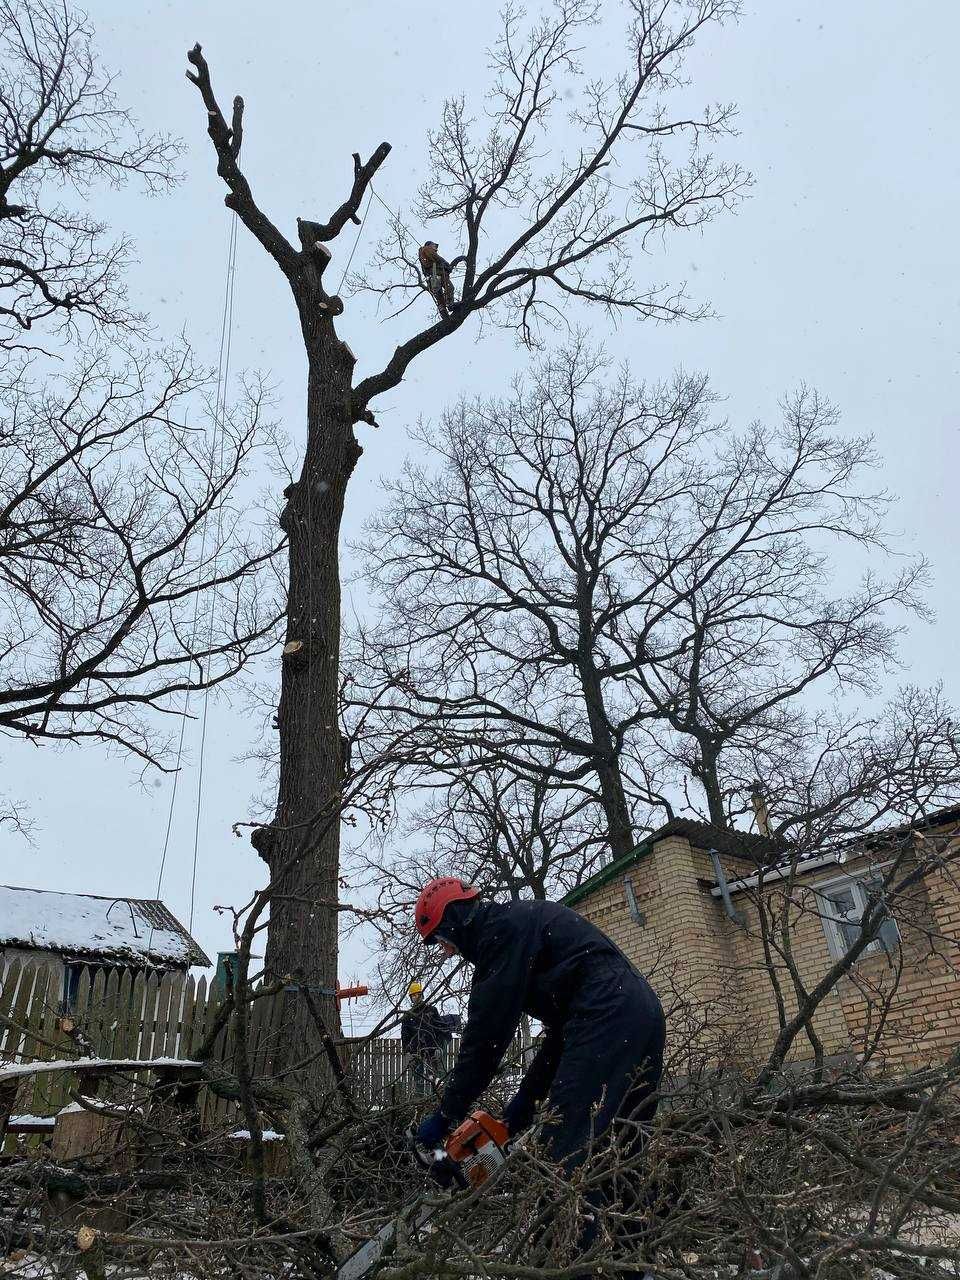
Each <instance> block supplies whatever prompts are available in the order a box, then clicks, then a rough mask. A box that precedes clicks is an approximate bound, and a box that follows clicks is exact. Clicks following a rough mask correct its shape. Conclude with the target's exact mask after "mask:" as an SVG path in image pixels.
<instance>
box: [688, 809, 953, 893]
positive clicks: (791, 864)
mask: <svg viewBox="0 0 960 1280" xmlns="http://www.w3.org/2000/svg"><path fill="white" fill-rule="evenodd" d="M957 825H960V805H950V806H948V807H947V808H945V809H936V810H935V811H934V812H933V813H928V814H924V816H923V817H921V818H915V819H913V821H911V822H901V823H898V824H897V825H896V826H895V827H881V828H880V829H879V830H877V831H867V832H864V833H863V834H862V835H855V836H849V837H847V838H846V839H845V840H839V841H837V842H836V843H835V844H832V845H828V846H827V847H826V848H823V849H808V850H806V851H805V852H803V853H801V854H800V855H799V856H796V855H795V856H794V857H790V856H789V855H788V856H787V857H781V858H779V859H778V860H777V861H775V862H772V863H769V864H768V865H767V866H765V867H764V874H766V873H768V872H773V873H776V875H777V876H778V877H779V878H782V877H783V876H785V875H787V874H789V872H790V870H791V868H793V869H794V870H795V871H797V872H800V873H803V874H807V873H808V872H809V871H814V870H820V869H821V868H823V867H825V866H829V865H830V864H831V863H836V864H837V865H838V866H839V865H842V864H843V863H845V862H848V861H850V860H851V859H854V858H857V857H859V856H860V855H862V854H864V853H866V852H867V851H868V850H874V851H877V850H880V851H882V850H883V849H884V847H886V846H889V845H890V844H892V843H894V842H896V841H897V840H902V839H903V837H904V836H907V835H910V834H911V832H915V831H930V830H933V829H934V828H936V827H947V826H957ZM757 879H758V877H757V876H755V875H753V876H743V877H740V878H738V879H735V880H728V882H727V888H728V889H729V890H730V892H731V893H738V892H739V891H740V890H742V889H746V888H749V887H750V886H751V885H753V884H755V883H756V882H757ZM702 883H703V884H704V885H705V886H709V888H710V889H711V890H712V891H713V892H714V893H716V892H717V891H719V888H720V884H719V881H713V882H709V881H703V882H702Z"/></svg>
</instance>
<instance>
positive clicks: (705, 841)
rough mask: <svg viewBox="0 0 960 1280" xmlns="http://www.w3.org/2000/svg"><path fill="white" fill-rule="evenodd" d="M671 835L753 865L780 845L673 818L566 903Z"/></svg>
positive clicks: (570, 903) (607, 879)
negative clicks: (683, 837) (682, 837)
mask: <svg viewBox="0 0 960 1280" xmlns="http://www.w3.org/2000/svg"><path fill="white" fill-rule="evenodd" d="M668 836H685V837H686V838H687V840H689V841H690V843H691V844H692V845H693V847H694V848H695V849H714V850H716V852H717V853H725V854H727V855H728V856H730V857H733V858H742V859H743V860H744V861H745V862H748V863H749V864H750V866H751V867H755V866H757V865H758V864H759V863H761V862H765V863H768V862H770V861H771V859H772V858H773V857H774V856H775V855H776V854H777V853H778V852H779V849H780V846H779V845H778V844H777V842H776V841H774V840H771V839H770V838H769V837H768V836H760V835H756V834H755V833H754V832H752V831H726V830H724V828H723V827H714V826H712V825H711V824H710V823H709V822H699V821H697V820H696V819H695V818H671V819H670V821H669V822H666V823H664V825H663V826H662V827H658V828H657V830H656V831H652V832H651V833H650V835H648V836H647V837H646V838H645V839H643V840H642V841H641V842H640V843H639V844H638V845H637V847H636V848H635V849H633V850H631V852H630V853H627V854H624V855H623V857H622V858H617V859H616V861H615V862H610V863H608V864H607V866H605V867H602V868H601V869H600V870H599V871H598V872H597V873H596V875H593V876H591V877H590V879H589V880H584V882H583V884H581V885H578V886H577V887H576V888H575V889H571V891H570V892H569V893H568V894H567V896H566V897H565V898H564V900H563V901H564V905H565V906H568V907H572V906H573V905H574V904H575V903H577V902H582V901H583V899H584V898H586V897H588V896H589V895H590V894H591V893H593V892H595V891H596V890H597V889H600V888H602V886H603V885H605V884H609V882H610V881H611V880H615V879H616V878H617V876H620V875H622V874H623V873H624V872H625V871H629V869H630V868H631V867H632V866H635V865H636V863H638V862H639V861H640V859H641V858H642V857H643V856H644V855H645V854H647V853H649V852H650V850H651V849H652V848H653V846H654V845H655V844H657V843H658V842H659V841H661V840H666V838H667V837H668Z"/></svg>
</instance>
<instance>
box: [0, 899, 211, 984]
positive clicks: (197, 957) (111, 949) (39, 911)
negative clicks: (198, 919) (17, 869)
mask: <svg viewBox="0 0 960 1280" xmlns="http://www.w3.org/2000/svg"><path fill="white" fill-rule="evenodd" d="M0 946H11V947H23V948H25V949H27V950H37V951H55V952H57V953H58V954H61V955H64V956H77V957H83V956H98V957H101V958H102V959H105V960H112V961H128V962H132V963H139V964H141V965H143V966H144V967H147V966H153V967H158V968H163V969H186V968H189V967H190V965H194V964H196V965H203V966H205V967H206V966H208V965H209V964H210V960H209V958H208V957H207V955H206V953H205V952H204V951H203V949H202V948H201V947H200V944H199V943H198V942H196V941H195V939H194V938H192V937H191V936H190V934H189V933H188V932H187V931H186V929H185V928H184V927H183V925H182V924H180V922H179V921H178V920H177V919H176V917H175V916H174V915H173V914H172V913H171V912H170V911H169V910H168V909H167V907H166V906H164V904H163V903H162V902H159V901H151V900H149V899H142V898H104V897H97V896H95V895H94V894H90V893H56V892H53V891H51V890H48V889H20V888H17V887H15V886H13V885H0Z"/></svg>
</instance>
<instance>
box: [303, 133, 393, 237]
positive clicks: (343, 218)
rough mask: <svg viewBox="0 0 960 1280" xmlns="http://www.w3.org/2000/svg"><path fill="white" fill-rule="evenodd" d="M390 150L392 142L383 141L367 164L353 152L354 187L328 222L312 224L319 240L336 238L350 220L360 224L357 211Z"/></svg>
mask: <svg viewBox="0 0 960 1280" xmlns="http://www.w3.org/2000/svg"><path fill="white" fill-rule="evenodd" d="M390 151H391V147H390V143H389V142H381V143H380V145H379V147H377V149H376V151H374V153H373V155H372V156H371V157H370V159H369V160H368V161H367V162H366V164H361V162H360V156H359V155H358V154H357V152H354V153H353V188H352V190H351V192H350V194H349V195H348V196H347V198H346V200H344V202H343V204H342V205H341V206H340V208H339V209H337V210H336V211H335V212H334V213H333V214H332V215H331V217H330V220H329V221H328V222H322V223H321V222H315V223H312V224H311V225H312V226H314V227H316V230H317V239H318V240H334V239H336V237H337V236H338V235H339V234H340V232H341V231H342V230H343V228H344V227H345V226H346V225H347V223H348V222H353V223H356V224H357V225H359V222H360V219H359V218H358V217H357V213H358V212H359V209H360V201H361V200H362V199H363V194H364V192H365V191H366V189H367V187H368V185H369V183H370V180H371V179H372V177H373V175H374V174H375V173H376V172H377V170H378V169H379V168H380V166H381V165H382V164H383V162H384V160H386V158H387V156H388V155H389V154H390Z"/></svg>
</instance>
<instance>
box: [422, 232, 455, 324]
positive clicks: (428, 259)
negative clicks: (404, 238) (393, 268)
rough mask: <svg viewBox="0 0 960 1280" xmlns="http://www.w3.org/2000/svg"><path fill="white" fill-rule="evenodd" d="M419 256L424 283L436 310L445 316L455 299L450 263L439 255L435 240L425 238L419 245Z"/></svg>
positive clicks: (453, 304) (451, 308)
mask: <svg viewBox="0 0 960 1280" xmlns="http://www.w3.org/2000/svg"><path fill="white" fill-rule="evenodd" d="M419 258H420V270H421V271H422V272H423V280H424V283H425V284H426V286H427V289H428V290H429V292H430V296H431V297H432V298H433V300H434V302H435V303H436V304H437V310H438V311H439V312H440V314H441V315H442V316H444V317H446V316H448V315H449V314H450V312H451V311H452V310H453V308H454V306H455V301H456V300H455V297H454V292H453V282H452V281H451V279H450V269H451V268H450V263H449V262H447V260H446V258H441V257H440V246H439V245H438V244H437V242H436V240H427V241H425V243H424V244H422V245H421V246H420V251H419Z"/></svg>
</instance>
